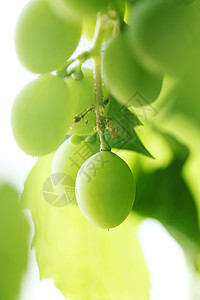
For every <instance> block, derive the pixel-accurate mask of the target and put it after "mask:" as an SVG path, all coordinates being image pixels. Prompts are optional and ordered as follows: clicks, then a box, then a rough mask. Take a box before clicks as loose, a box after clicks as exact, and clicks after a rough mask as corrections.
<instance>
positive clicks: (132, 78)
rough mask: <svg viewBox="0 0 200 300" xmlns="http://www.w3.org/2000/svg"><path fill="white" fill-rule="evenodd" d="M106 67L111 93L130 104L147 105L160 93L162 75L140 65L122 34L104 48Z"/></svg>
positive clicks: (124, 102)
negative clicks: (130, 51) (150, 71)
mask: <svg viewBox="0 0 200 300" xmlns="http://www.w3.org/2000/svg"><path fill="white" fill-rule="evenodd" d="M103 71H104V77H105V82H106V84H107V85H108V88H109V89H110V91H111V93H112V95H113V96H114V97H115V98H116V100H118V101H120V102H121V103H123V104H126V105H128V106H132V105H134V106H141V105H147V104H149V103H151V102H153V101H154V100H155V99H156V98H157V97H158V95H159V93H160V90H161V86H162V78H161V77H158V76H155V75H153V74H151V73H149V72H147V71H145V70H144V69H143V68H141V67H140V66H139V65H138V63H137V61H136V60H135V59H134V58H133V57H132V55H131V54H130V53H129V50H128V49H127V47H126V45H125V42H124V38H123V36H122V35H118V36H117V37H116V38H115V39H113V40H112V41H110V43H109V44H108V46H107V48H106V49H105V54H104V58H103Z"/></svg>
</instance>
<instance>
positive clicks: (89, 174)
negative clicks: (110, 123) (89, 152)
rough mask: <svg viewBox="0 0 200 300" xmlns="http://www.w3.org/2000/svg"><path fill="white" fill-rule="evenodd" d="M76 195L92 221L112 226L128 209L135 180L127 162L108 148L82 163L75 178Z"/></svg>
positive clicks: (131, 201)
mask: <svg viewBox="0 0 200 300" xmlns="http://www.w3.org/2000/svg"><path fill="white" fill-rule="evenodd" d="M75 192H76V199H77V203H78V205H79V207H80V209H81V211H82V213H83V214H84V216H85V217H86V218H87V219H88V220H89V221H90V222H91V223H93V224H94V225H96V226H99V227H102V228H108V229H109V228H113V227H116V226H118V225H119V224H121V223H122V222H123V221H124V220H125V219H126V217H127V216H128V214H129V213H130V211H131V209H132V206H133V202H134V197H135V182H134V178H133V174H132V172H131V170H130V168H129V167H128V165H127V164H126V163H125V162H124V161H123V160H122V159H121V158H120V157H119V156H117V155H116V154H114V153H111V152H110V151H102V152H98V153H97V154H94V155H93V156H91V157H90V158H89V159H88V160H86V162H84V164H83V165H82V166H81V168H80V170H79V172H78V174H77V178H76V190H75Z"/></svg>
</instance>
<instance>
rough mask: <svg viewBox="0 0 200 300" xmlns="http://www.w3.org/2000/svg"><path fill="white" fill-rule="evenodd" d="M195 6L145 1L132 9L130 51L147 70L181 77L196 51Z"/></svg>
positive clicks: (129, 37)
mask: <svg viewBox="0 0 200 300" xmlns="http://www.w3.org/2000/svg"><path fill="white" fill-rule="evenodd" d="M194 8H195V4H194V5H193V4H191V5H181V4H176V3H172V2H169V1H168V2H167V1H149V2H148V1H144V2H141V3H139V4H138V5H136V6H135V8H134V11H133V15H132V21H131V25H132V30H130V31H129V33H128V34H127V41H128V43H129V45H130V48H131V49H132V50H133V54H134V55H135V53H136V54H137V56H138V59H139V60H140V62H141V63H142V64H143V65H144V67H146V68H147V69H149V70H151V71H154V72H156V73H159V74H164V73H167V74H170V75H173V76H179V75H181V74H182V73H183V72H184V71H185V69H186V68H187V67H188V65H189V64H190V62H191V60H192V59H193V57H196V56H197V53H198V52H199V51H198V49H197V47H196V45H195V36H196V33H195V32H196V30H197V27H198V26H197V24H198V22H199V21H198V22H197V19H198V18H196V16H195V12H194V11H195V9H194Z"/></svg>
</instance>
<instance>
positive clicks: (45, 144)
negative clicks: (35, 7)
mask: <svg viewBox="0 0 200 300" xmlns="http://www.w3.org/2000/svg"><path fill="white" fill-rule="evenodd" d="M72 116H73V108H72V101H71V97H70V92H69V89H68V87H67V85H66V83H65V82H64V81H63V80H62V79H60V78H58V77H56V76H53V75H43V76H40V77H39V78H38V79H35V80H34V81H32V82H31V83H29V84H28V85H27V86H25V87H24V88H23V89H22V91H21V92H20V93H19V95H18V96H17V97H16V100H15V102H14V104H13V108H12V113H11V122H12V130H13V134H14V137H15V139H16V142H17V144H18V145H19V147H20V148H21V149H22V150H23V151H24V152H26V153H28V154H30V155H33V156H41V155H45V154H47V153H50V152H52V151H54V150H55V149H56V148H57V147H58V146H59V144H60V143H61V142H62V140H63V138H64V137H65V135H66V132H67V130H68V129H69V126H70V122H71V119H72Z"/></svg>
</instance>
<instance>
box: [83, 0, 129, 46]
mask: <svg viewBox="0 0 200 300" xmlns="http://www.w3.org/2000/svg"><path fill="white" fill-rule="evenodd" d="M109 9H110V11H111V10H115V11H116V21H117V19H118V22H120V21H121V20H123V18H124V14H125V1H123V0H115V1H113V2H112V3H110V6H109ZM112 14H113V12H112ZM96 21H97V15H96V14H94V15H90V16H88V17H86V18H84V20H83V30H82V35H83V36H84V37H85V38H86V39H88V40H89V41H91V40H92V39H93V37H94V32H95V27H96ZM116 21H115V22H113V20H112V21H110V23H109V25H108V28H107V29H106V33H105V34H104V37H103V41H104V42H105V41H107V40H108V39H110V38H111V37H112V35H113V31H114V29H115V26H116V25H117V24H116ZM118 26H119V24H118Z"/></svg>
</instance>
